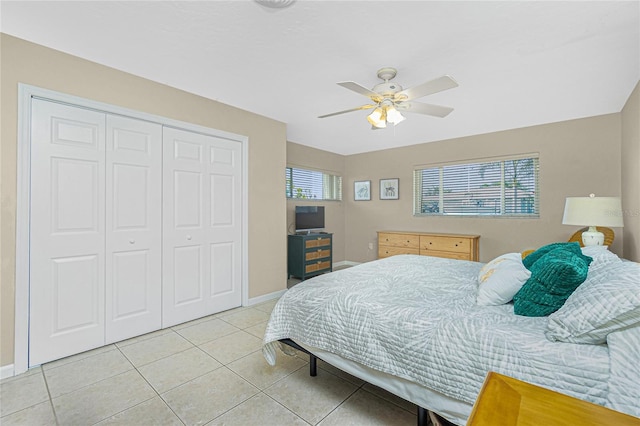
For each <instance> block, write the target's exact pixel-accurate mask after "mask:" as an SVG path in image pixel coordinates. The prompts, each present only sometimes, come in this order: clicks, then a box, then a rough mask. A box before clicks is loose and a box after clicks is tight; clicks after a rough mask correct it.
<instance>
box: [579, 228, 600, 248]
mask: <svg viewBox="0 0 640 426" xmlns="http://www.w3.org/2000/svg"><path fill="white" fill-rule="evenodd" d="M582 244H583V245H584V246H585V247H587V246H601V245H603V244H604V234H603V233H602V232H600V231H598V230H597V229H596V227H595V226H590V227H589V229H588V230H586V231H584V232H583V233H582Z"/></svg>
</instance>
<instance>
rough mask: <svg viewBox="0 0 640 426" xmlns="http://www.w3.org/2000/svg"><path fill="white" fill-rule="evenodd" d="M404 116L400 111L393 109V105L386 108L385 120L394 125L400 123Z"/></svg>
mask: <svg viewBox="0 0 640 426" xmlns="http://www.w3.org/2000/svg"><path fill="white" fill-rule="evenodd" d="M405 119H406V118H405V116H404V115H402V114H400V111H398V110H397V109H395V108H394V107H392V106H391V107H389V108H387V121H388V122H389V123H392V124H393V125H394V126H396V125H398V124H400V123H402V122H403V121H404V120H405Z"/></svg>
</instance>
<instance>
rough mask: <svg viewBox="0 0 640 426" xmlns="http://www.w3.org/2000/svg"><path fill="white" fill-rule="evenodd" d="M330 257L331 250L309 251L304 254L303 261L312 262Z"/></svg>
mask: <svg viewBox="0 0 640 426" xmlns="http://www.w3.org/2000/svg"><path fill="white" fill-rule="evenodd" d="M329 256H331V250H329V249H318V250H315V251H309V252H307V253H306V254H305V256H304V258H305V260H314V259H322V258H324V257H329Z"/></svg>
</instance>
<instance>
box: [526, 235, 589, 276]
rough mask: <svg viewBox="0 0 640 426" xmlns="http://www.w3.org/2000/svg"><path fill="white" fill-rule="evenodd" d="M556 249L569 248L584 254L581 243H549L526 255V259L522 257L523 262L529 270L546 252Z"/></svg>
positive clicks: (573, 251) (578, 253)
mask: <svg viewBox="0 0 640 426" xmlns="http://www.w3.org/2000/svg"><path fill="white" fill-rule="evenodd" d="M556 249H563V250H568V251H570V252H572V253H575V254H577V255H581V254H582V251H581V250H580V244H579V243H577V242H572V243H551V244H547V245H546V246H542V247H540V248H539V249H538V250H536V251H534V252H533V253H531V254H529V255H528V256H526V257H525V258H524V259H522V264H523V265H524V267H525V268H527V269H528V270H531V267H532V266H533V264H534V263H536V262H537V261H538V259H540V258H541V257H542V256H544V255H545V254H547V253H549V252H550V251H552V250H556Z"/></svg>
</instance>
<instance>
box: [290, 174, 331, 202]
mask: <svg viewBox="0 0 640 426" xmlns="http://www.w3.org/2000/svg"><path fill="white" fill-rule="evenodd" d="M286 192H287V198H298V199H311V200H334V201H340V200H342V177H341V176H337V175H332V174H328V173H323V172H319V171H315V170H306V169H298V168H295V167H287V168H286Z"/></svg>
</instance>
